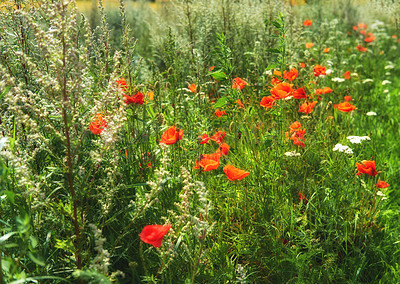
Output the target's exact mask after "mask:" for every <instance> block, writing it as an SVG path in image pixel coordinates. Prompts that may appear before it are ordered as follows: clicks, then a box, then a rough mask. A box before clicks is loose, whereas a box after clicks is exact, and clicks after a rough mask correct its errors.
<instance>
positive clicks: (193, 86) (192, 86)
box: [188, 84, 196, 93]
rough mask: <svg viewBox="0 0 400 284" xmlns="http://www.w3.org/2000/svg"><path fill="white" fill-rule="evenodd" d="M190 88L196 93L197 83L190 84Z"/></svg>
mask: <svg viewBox="0 0 400 284" xmlns="http://www.w3.org/2000/svg"><path fill="white" fill-rule="evenodd" d="M188 89H189V90H190V91H191V92H192V93H196V85H195V84H191V85H189V86H188Z"/></svg>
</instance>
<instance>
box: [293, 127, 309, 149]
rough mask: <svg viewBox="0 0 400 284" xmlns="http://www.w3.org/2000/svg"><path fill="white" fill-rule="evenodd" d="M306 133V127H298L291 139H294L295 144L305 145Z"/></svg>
mask: <svg viewBox="0 0 400 284" xmlns="http://www.w3.org/2000/svg"><path fill="white" fill-rule="evenodd" d="M304 134H306V129H298V130H296V131H294V132H293V134H292V135H291V136H290V140H293V144H294V145H297V146H300V147H305V146H306V144H304V142H303V141H304V140H305V138H304Z"/></svg>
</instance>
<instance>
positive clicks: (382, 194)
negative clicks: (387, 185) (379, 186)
mask: <svg viewBox="0 0 400 284" xmlns="http://www.w3.org/2000/svg"><path fill="white" fill-rule="evenodd" d="M376 195H379V196H382V200H385V199H387V197H386V196H385V194H384V193H383V192H382V191H380V190H379V191H378V192H377V193H376Z"/></svg>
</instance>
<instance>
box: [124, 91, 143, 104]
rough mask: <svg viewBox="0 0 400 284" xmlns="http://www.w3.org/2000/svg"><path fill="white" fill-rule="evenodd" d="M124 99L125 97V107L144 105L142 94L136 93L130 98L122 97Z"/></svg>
mask: <svg viewBox="0 0 400 284" xmlns="http://www.w3.org/2000/svg"><path fill="white" fill-rule="evenodd" d="M124 97H125V104H127V105H130V104H137V105H142V104H143V103H144V99H143V94H142V93H141V92H137V93H136V94H135V95H133V96H132V97H130V96H128V95H124Z"/></svg>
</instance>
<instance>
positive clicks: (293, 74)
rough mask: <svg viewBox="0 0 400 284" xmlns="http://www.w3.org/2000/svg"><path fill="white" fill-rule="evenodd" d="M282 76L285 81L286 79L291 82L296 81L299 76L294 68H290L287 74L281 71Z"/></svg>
mask: <svg viewBox="0 0 400 284" xmlns="http://www.w3.org/2000/svg"><path fill="white" fill-rule="evenodd" d="M283 75H284V76H285V78H286V79H288V80H289V81H290V82H291V81H293V80H294V79H296V78H297V76H299V71H297V69H296V68H292V69H290V71H289V72H287V71H286V70H285V71H283Z"/></svg>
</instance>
